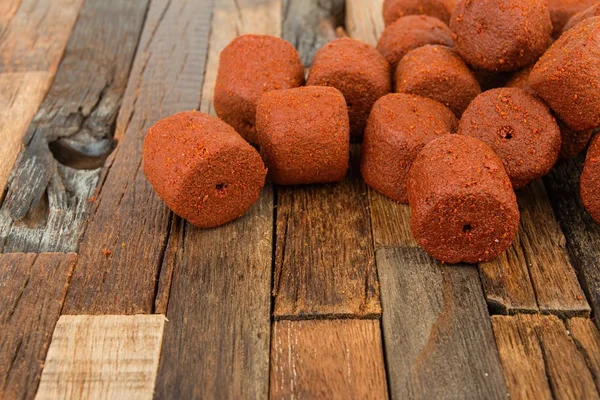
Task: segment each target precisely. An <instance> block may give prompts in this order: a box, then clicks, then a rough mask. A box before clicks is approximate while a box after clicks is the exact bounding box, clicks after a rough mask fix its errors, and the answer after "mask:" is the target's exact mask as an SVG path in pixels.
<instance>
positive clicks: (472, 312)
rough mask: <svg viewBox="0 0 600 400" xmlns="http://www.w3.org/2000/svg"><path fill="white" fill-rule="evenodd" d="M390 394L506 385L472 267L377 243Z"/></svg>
mask: <svg viewBox="0 0 600 400" xmlns="http://www.w3.org/2000/svg"><path fill="white" fill-rule="evenodd" d="M377 267H378V272H379V279H380V281H381V294H382V303H383V317H382V322H383V333H384V338H385V350H386V358H387V366H388V378H389V385H390V389H391V395H392V397H393V398H398V399H404V398H416V399H420V398H424V399H456V398H461V399H500V398H506V393H507V389H506V385H505V382H504V377H503V375H502V368H501V366H500V359H499V357H498V352H497V351H496V346H495V344H494V337H493V334H492V327H491V324H490V320H489V316H488V313H487V308H486V304H485V299H484V297H483V293H482V289H481V284H480V282H479V276H478V274H477V269H476V268H475V267H474V266H467V265H457V266H443V265H441V264H439V263H437V262H434V261H433V260H432V259H431V258H430V257H429V256H427V255H426V254H425V253H423V252H422V251H421V250H420V249H417V248H395V249H392V248H388V249H379V250H377Z"/></svg>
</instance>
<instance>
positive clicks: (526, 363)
mask: <svg viewBox="0 0 600 400" xmlns="http://www.w3.org/2000/svg"><path fill="white" fill-rule="evenodd" d="M492 327H493V329H494V336H495V338H496V345H497V346H498V353H499V354H500V360H502V365H503V367H504V368H503V371H504V376H505V378H506V385H507V386H508V390H509V392H510V398H511V399H516V400H519V399H552V390H551V389H550V383H549V382H548V377H547V375H546V366H545V364H544V354H543V352H542V347H541V345H540V341H539V339H538V336H537V334H536V333H535V330H534V326H532V325H530V324H527V323H526V321H525V320H523V318H522V317H521V316H514V317H505V316H498V315H494V316H492Z"/></svg>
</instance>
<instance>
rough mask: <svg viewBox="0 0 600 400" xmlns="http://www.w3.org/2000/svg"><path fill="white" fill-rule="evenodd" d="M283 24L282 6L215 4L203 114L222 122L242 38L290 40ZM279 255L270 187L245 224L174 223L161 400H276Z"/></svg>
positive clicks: (162, 301) (166, 276)
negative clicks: (220, 78)
mask: <svg viewBox="0 0 600 400" xmlns="http://www.w3.org/2000/svg"><path fill="white" fill-rule="evenodd" d="M236 5H237V7H236ZM281 15H282V8H281V2H280V1H273V0H238V1H237V2H236V1H234V0H227V1H219V2H215V8H214V11H213V20H212V29H211V32H212V33H211V38H210V47H209V57H208V65H207V68H208V69H207V74H206V77H205V81H204V87H203V93H202V104H201V110H202V111H204V112H208V113H214V109H212V95H213V90H214V80H215V79H216V70H217V67H218V55H219V53H220V52H221V50H222V49H223V48H224V47H225V46H226V45H227V44H229V42H230V41H231V39H233V38H234V37H235V36H236V35H238V34H244V33H252V32H253V33H267V34H272V35H275V36H280V34H281ZM272 253H273V188H272V186H271V185H270V184H267V185H266V186H265V188H264V190H263V192H262V193H261V195H260V197H259V199H258V201H257V203H256V204H254V205H253V206H252V207H251V208H250V210H248V212H247V213H246V214H245V215H244V216H243V217H241V218H239V219H237V220H235V221H232V222H230V223H228V224H225V225H223V226H221V227H219V228H215V229H207V230H201V229H197V228H195V227H193V226H191V225H189V224H187V223H186V222H184V221H180V220H179V219H177V218H176V219H174V220H173V224H172V226H171V234H170V237H169V243H168V245H167V250H166V252H165V257H164V264H163V267H162V269H161V277H160V284H159V288H158V296H157V298H156V311H157V312H161V311H162V310H165V309H166V310H167V317H168V319H169V321H170V322H169V323H168V324H167V326H166V332H165V340H164V344H163V354H162V357H161V364H160V368H159V373H158V379H157V387H156V395H155V397H156V398H157V399H171V398H181V399H191V398H257V399H263V398H267V396H268V391H269V380H268V379H269V378H268V372H269V343H270V307H271V304H270V289H271V277H272ZM169 271H172V272H169ZM190 376H193V377H194V379H190Z"/></svg>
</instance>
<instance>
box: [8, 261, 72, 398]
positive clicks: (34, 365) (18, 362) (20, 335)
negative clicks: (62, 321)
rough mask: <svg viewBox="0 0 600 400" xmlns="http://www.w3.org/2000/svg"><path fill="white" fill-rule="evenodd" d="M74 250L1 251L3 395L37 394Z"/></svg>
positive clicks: (69, 273)
mask: <svg viewBox="0 0 600 400" xmlns="http://www.w3.org/2000/svg"><path fill="white" fill-rule="evenodd" d="M75 259H76V255H75V254H63V253H42V254H32V253H29V254H25V253H11V254H0V304H2V306H1V307H0V332H1V333H0V398H2V399H4V400H12V399H33V397H34V395H35V392H36V389H37V387H38V384H39V381H40V375H41V373H42V366H43V365H44V359H45V358H46V352H47V350H48V346H49V345H50V339H51V337H52V332H53V331H54V326H55V324H56V321H57V320H58V317H59V314H60V309H61V307H62V305H63V301H64V298H65V295H66V292H67V286H68V284H69V278H70V277H71V272H72V271H73V265H74V263H75Z"/></svg>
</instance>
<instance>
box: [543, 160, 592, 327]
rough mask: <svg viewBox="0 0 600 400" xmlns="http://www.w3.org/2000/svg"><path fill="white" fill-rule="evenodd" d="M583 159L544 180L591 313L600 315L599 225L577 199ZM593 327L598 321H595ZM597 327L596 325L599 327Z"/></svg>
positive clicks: (560, 167)
mask: <svg viewBox="0 0 600 400" xmlns="http://www.w3.org/2000/svg"><path fill="white" fill-rule="evenodd" d="M583 159H584V156H583V155H581V156H580V157H578V158H576V159H573V160H568V161H564V162H562V163H560V164H559V165H557V166H556V167H555V168H554V169H553V170H552V171H551V172H550V174H549V175H548V176H547V177H546V178H544V183H545V184H546V187H547V188H548V196H549V197H550V201H551V202H552V207H553V208H554V212H555V214H556V217H557V219H558V221H559V222H560V227H561V228H562V231H563V232H564V235H565V237H566V239H567V248H568V250H569V252H570V254H571V260H572V261H573V265H574V266H575V269H576V271H577V275H578V277H579V281H580V282H581V285H582V287H583V290H584V292H585V294H586V297H587V300H588V301H589V303H590V305H591V306H592V309H593V310H594V314H596V315H598V313H600V269H599V268H598V265H600V225H599V224H597V223H595V222H594V220H592V218H591V217H590V215H589V214H588V213H587V211H586V210H585V208H583V205H582V204H581V198H580V196H579V175H580V174H581V170H582V165H583ZM595 322H596V325H599V323H600V319H598V318H596V320H595ZM599 326H600V325H599Z"/></svg>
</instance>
